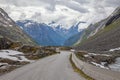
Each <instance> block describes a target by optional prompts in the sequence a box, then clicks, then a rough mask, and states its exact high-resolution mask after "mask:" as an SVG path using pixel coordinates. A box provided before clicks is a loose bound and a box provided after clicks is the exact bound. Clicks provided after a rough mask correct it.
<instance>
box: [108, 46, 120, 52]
mask: <svg viewBox="0 0 120 80" xmlns="http://www.w3.org/2000/svg"><path fill="white" fill-rule="evenodd" d="M117 50H120V47H118V48H114V49H110V50H109V51H110V52H113V51H117Z"/></svg>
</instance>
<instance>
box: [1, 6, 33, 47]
mask: <svg viewBox="0 0 120 80" xmlns="http://www.w3.org/2000/svg"><path fill="white" fill-rule="evenodd" d="M7 41H8V42H21V43H23V44H31V45H35V42H34V41H33V40H32V39H31V38H30V37H29V36H28V35H27V34H26V33H25V32H24V31H23V30H22V29H20V28H19V27H18V26H17V25H16V24H15V22H14V21H13V20H12V19H11V18H10V17H9V16H8V14H7V13H6V12H5V11H4V10H3V9H1V8H0V45H1V46H2V45H3V44H7V43H8V42H7ZM9 44H10V43H9Z"/></svg>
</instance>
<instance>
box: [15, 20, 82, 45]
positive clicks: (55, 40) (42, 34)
mask: <svg viewBox="0 0 120 80" xmlns="http://www.w3.org/2000/svg"><path fill="white" fill-rule="evenodd" d="M16 23H17V24H18V25H19V26H20V27H21V28H22V29H23V30H24V31H25V32H26V33H28V34H29V35H30V36H31V37H32V38H33V39H34V40H35V41H36V42H37V43H38V44H40V45H43V46H63V45H64V42H65V41H66V40H67V39H69V37H71V36H73V35H75V34H78V33H79V30H78V27H79V24H80V23H83V22H79V23H77V24H75V25H73V26H72V27H71V28H69V29H65V28H63V27H61V26H62V25H60V24H56V23H55V22H52V23H50V24H44V23H38V22H35V21H32V20H22V21H17V22H16Z"/></svg>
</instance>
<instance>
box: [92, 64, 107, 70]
mask: <svg viewBox="0 0 120 80" xmlns="http://www.w3.org/2000/svg"><path fill="white" fill-rule="evenodd" d="M91 63H92V64H93V65H95V66H97V67H100V68H104V69H109V68H107V67H105V66H103V64H98V63H95V62H91Z"/></svg>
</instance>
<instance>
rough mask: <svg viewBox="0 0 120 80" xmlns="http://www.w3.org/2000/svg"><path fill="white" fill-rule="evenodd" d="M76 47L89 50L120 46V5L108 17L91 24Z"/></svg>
mask: <svg viewBox="0 0 120 80" xmlns="http://www.w3.org/2000/svg"><path fill="white" fill-rule="evenodd" d="M78 46H79V47H76V49H81V50H87V51H108V50H110V49H113V48H117V47H120V7H118V8H117V9H116V10H115V11H114V12H113V13H112V14H111V15H110V16H109V17H108V18H106V19H104V20H102V21H100V22H98V23H96V24H93V25H90V26H89V27H88V28H87V29H86V30H85V32H84V34H83V36H82V42H81V43H79V44H78Z"/></svg>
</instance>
